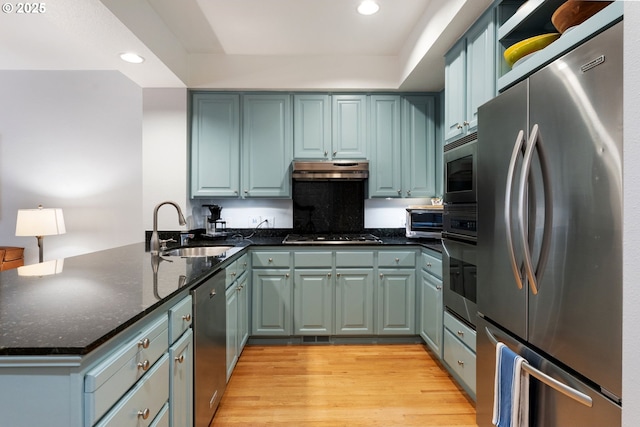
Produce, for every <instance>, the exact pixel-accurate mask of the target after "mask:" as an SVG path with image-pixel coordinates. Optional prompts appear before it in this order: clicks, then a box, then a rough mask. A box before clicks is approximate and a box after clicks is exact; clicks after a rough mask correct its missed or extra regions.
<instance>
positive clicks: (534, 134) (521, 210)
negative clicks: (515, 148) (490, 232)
mask: <svg viewBox="0 0 640 427" xmlns="http://www.w3.org/2000/svg"><path fill="white" fill-rule="evenodd" d="M538 133H539V128H538V125H537V124H535V125H533V128H532V129H531V136H530V138H529V144H528V145H527V149H526V150H525V152H524V160H523V161H522V173H521V175H520V187H519V188H518V224H519V225H520V233H521V236H522V251H523V255H524V269H525V272H526V274H527V279H528V282H529V287H530V288H531V292H533V294H534V295H536V294H537V293H538V281H537V280H536V277H535V274H534V272H533V261H532V258H531V252H530V251H529V245H528V244H527V243H528V241H529V238H528V235H527V234H528V233H527V230H528V228H527V224H526V218H525V209H526V207H527V201H526V196H527V192H526V189H527V184H528V183H529V174H530V173H531V161H532V159H533V152H534V150H535V147H536V142H537V140H538Z"/></svg>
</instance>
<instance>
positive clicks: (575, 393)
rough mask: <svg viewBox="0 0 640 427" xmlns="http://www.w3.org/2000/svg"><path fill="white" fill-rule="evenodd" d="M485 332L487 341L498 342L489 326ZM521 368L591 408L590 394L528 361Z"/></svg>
mask: <svg viewBox="0 0 640 427" xmlns="http://www.w3.org/2000/svg"><path fill="white" fill-rule="evenodd" d="M484 330H485V333H486V334H487V337H489V341H491V343H492V344H493V345H494V346H495V345H497V344H498V339H497V338H496V337H495V336H494V335H493V334H492V333H491V331H490V330H489V328H487V327H485V328H484ZM522 369H523V370H524V371H525V372H526V373H528V374H529V375H531V376H532V377H534V378H535V379H537V380H538V381H540V382H542V383H544V384H546V385H548V386H549V387H551V388H552V389H554V390H556V391H558V392H560V393H562V394H564V395H565V396H568V397H570V398H571V399H573V400H575V401H576V402H578V403H581V404H583V405H584V406H587V407H589V408H591V407H592V406H593V399H591V397H590V396H588V395H586V394H584V393H583V392H581V391H579V390H576V389H575V388H573V387H569V386H568V385H566V384H564V383H562V382H560V381H558V380H556V379H555V378H552V377H550V376H549V375H547V374H545V373H544V372H542V371H540V370H538V369H536V368H534V367H533V366H531V365H530V364H529V362H527V361H525V362H523V363H522Z"/></svg>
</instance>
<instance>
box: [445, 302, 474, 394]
mask: <svg viewBox="0 0 640 427" xmlns="http://www.w3.org/2000/svg"><path fill="white" fill-rule="evenodd" d="M443 359H444V364H445V366H446V367H447V369H448V370H449V372H451V374H452V375H453V377H454V378H455V379H456V380H457V381H458V383H460V385H462V387H463V388H464V389H465V390H466V391H467V393H469V395H470V396H471V398H472V399H473V400H475V399H476V331H474V330H473V329H471V328H469V327H468V326H467V325H465V324H464V323H462V322H461V321H459V320H458V319H456V318H455V317H453V316H452V315H451V314H449V313H447V312H445V313H444V349H443Z"/></svg>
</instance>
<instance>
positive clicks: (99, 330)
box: [0, 238, 439, 427]
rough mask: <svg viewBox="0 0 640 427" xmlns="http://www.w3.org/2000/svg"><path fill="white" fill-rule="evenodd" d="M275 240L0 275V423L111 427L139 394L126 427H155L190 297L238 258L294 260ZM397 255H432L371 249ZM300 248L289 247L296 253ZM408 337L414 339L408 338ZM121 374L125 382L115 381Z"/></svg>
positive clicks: (414, 246) (125, 254)
mask: <svg viewBox="0 0 640 427" xmlns="http://www.w3.org/2000/svg"><path fill="white" fill-rule="evenodd" d="M281 241H282V238H263V239H260V238H258V239H254V240H253V241H252V242H249V241H239V242H234V243H235V244H236V246H235V247H233V248H232V249H230V250H228V251H227V253H225V254H224V255H223V256H221V257H193V258H182V257H166V258H155V257H153V256H152V255H151V254H150V253H149V252H145V245H144V244H143V243H140V244H134V245H128V246H123V247H119V248H114V249H109V250H105V251H100V252H95V253H91V254H86V255H81V256H76V257H72V258H67V259H65V260H64V265H63V269H62V271H61V272H60V273H59V274H55V275H46V276H24V275H19V274H18V270H16V269H14V270H9V271H5V272H2V273H1V275H0V295H2V298H0V327H1V330H2V333H0V379H1V380H0V381H2V384H3V386H2V387H1V388H0V412H1V413H2V422H3V423H8V424H7V425H11V426H15V427H21V426H32V425H38V424H42V423H43V422H44V421H45V420H46V422H47V425H49V426H54V427H57V426H59V427H63V426H64V427H70V426H71V427H85V426H94V425H95V426H114V425H118V426H120V425H121V424H119V422H121V421H122V418H117V417H115V416H112V414H113V413H114V411H115V412H117V411H118V410H121V407H122V405H123V401H124V400H126V399H128V398H129V397H131V399H132V401H133V402H134V403H135V402H136V400H135V399H136V398H137V397H139V396H140V395H141V394H144V393H148V394H149V396H147V397H148V399H150V401H151V402H152V404H150V405H147V406H144V405H145V404H144V403H143V406H140V407H139V408H140V409H139V411H138V413H135V414H128V417H129V420H132V422H133V424H132V425H137V424H135V423H136V422H137V420H138V418H140V419H141V420H145V422H144V424H143V425H145V426H146V425H153V426H155V425H161V424H158V423H159V422H160V421H161V420H165V419H168V416H169V415H168V413H169V409H168V408H169V406H170V405H171V404H172V401H171V398H169V397H168V396H169V393H170V388H171V387H172V386H176V385H179V384H178V383H176V382H175V381H171V380H169V378H168V376H169V375H170V373H173V372H174V369H168V367H169V366H172V367H175V368H179V365H178V363H179V362H178V361H179V360H181V356H182V360H185V357H184V356H183V354H187V353H182V351H183V350H184V349H188V348H189V344H188V343H190V342H191V341H190V339H191V331H190V323H191V321H192V319H191V317H190V316H189V314H190V313H191V311H190V310H191V296H190V291H191V289H192V288H194V287H197V286H198V285H199V284H201V283H203V282H205V281H206V280H207V279H208V278H210V277H212V276H213V275H215V274H216V273H217V272H218V271H221V270H222V269H225V268H226V267H228V266H230V265H231V264H232V263H233V262H234V260H236V259H237V258H238V257H240V256H242V255H243V254H245V253H247V251H249V252H252V253H253V252H254V251H256V253H257V252H260V251H261V250H262V249H263V248H267V249H270V250H272V249H276V250H282V251H285V252H286V251H287V250H289V249H291V253H293V252H294V249H293V248H291V247H290V246H289V247H286V245H280V243H281ZM229 242H231V240H229ZM229 242H228V243H229ZM261 244H262V245H261ZM263 245H264V246H263ZM310 248H313V249H318V248H319V247H318V246H310ZM325 248H326V247H325ZM343 248H344V250H345V251H349V250H350V249H353V248H354V247H353V246H350V245H346V246H344V247H343ZM360 248H361V246H358V249H360ZM367 248H369V249H370V250H371V251H373V250H374V247H367ZM398 248H402V250H403V251H404V250H405V249H408V250H410V251H412V253H416V254H419V253H420V252H419V251H420V249H421V248H422V250H424V251H430V252H433V253H437V252H436V250H437V249H438V248H439V246H438V243H437V242H428V248H427V247H423V246H421V245H420V244H418V243H416V242H407V241H406V240H405V239H402V238H388V239H385V240H384V242H383V244H382V245H376V246H375V250H383V249H386V250H390V251H396V250H398ZM304 249H305V248H299V247H297V246H296V248H295V251H299V250H304ZM306 249H309V248H306ZM376 256H377V255H376ZM420 265H421V263H419V262H418V268H419V267H420ZM413 271H416V270H415V267H413ZM227 284H229V282H228V281H227ZM411 298H412V301H413V298H415V295H412V296H411ZM413 335H415V336H416V338H417V331H416V333H414V334H413ZM187 357H190V354H189V355H188V356H187ZM119 366H122V369H119V368H118V367H119ZM116 368H118V369H116ZM125 368H131V369H132V370H133V374H122V373H121V371H122V370H123V369H125ZM125 370H126V369H125ZM127 375H133V377H132V378H130V379H126V377H127ZM113 378H117V381H116V380H113ZM170 383H171V384H172V385H171V386H170V385H169V384H170ZM105 385H106V386H105ZM25 396H28V398H25ZM136 396H137V397H136ZM183 403H184V402H183ZM154 404H155V406H154ZM189 404H190V403H189ZM110 417H111V418H110ZM114 417H115V418H114ZM114 423H115V424H114ZM150 423H151V424H150Z"/></svg>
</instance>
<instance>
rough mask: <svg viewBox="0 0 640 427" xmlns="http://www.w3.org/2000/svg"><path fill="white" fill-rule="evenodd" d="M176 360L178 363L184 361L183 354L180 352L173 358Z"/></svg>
mask: <svg viewBox="0 0 640 427" xmlns="http://www.w3.org/2000/svg"><path fill="white" fill-rule="evenodd" d="M174 359H175V361H176V362H178V363H182V362H184V354H181V355H180V356H178V357H176V358H174Z"/></svg>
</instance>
